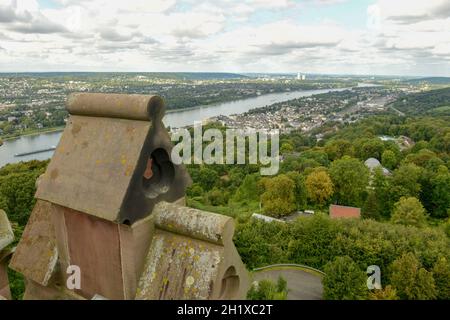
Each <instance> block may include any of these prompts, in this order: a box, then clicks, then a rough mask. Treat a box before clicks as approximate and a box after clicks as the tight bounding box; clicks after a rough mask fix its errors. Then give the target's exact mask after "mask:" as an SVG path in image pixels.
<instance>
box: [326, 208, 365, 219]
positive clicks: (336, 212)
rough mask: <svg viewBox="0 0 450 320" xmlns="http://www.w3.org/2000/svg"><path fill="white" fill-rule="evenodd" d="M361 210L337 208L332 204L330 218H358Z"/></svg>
mask: <svg viewBox="0 0 450 320" xmlns="http://www.w3.org/2000/svg"><path fill="white" fill-rule="evenodd" d="M360 217H361V209H360V208H354V207H346V206H338V205H335V204H332V205H331V206H330V218H332V219H336V218H360Z"/></svg>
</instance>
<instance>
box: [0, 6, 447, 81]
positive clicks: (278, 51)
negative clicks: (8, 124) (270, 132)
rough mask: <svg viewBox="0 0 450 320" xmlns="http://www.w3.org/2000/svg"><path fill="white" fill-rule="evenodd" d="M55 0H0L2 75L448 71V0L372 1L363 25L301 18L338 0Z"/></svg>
mask: <svg viewBox="0 0 450 320" xmlns="http://www.w3.org/2000/svg"><path fill="white" fill-rule="evenodd" d="M54 1H55V2H58V4H59V6H57V7H56V8H46V9H43V8H40V7H39V3H38V2H37V1H36V0H1V4H0V44H1V47H2V48H3V50H2V54H1V55H0V71H7V70H18V71H29V70H38V69H39V70H42V71H43V70H47V69H48V70H93V71H96V70H98V71H100V70H103V71H106V70H111V68H113V69H114V70H118V71H126V70H132V71H160V70H162V71H164V70H165V71H180V70H182V71H190V70H191V71H233V72H245V71H255V72H258V71H273V72H287V71H297V70H302V71H305V72H328V73H330V72H338V73H352V72H355V73H377V74H385V73H410V74H415V73H418V72H419V73H428V72H427V70H429V73H430V74H433V73H436V74H447V75H449V74H448V71H447V70H450V68H449V67H450V64H449V63H450V59H449V57H450V43H449V39H450V33H449V32H450V28H449V26H450V18H449V16H450V5H449V2H448V1H445V0H427V1H422V0H408V1H406V0H396V1H391V0H390V1H388V0H378V1H376V2H375V3H374V4H373V5H370V6H369V7H368V8H367V25H366V26H365V27H364V26H362V27H361V28H360V29H355V28H354V27H350V26H346V25H345V24H343V23H341V24H338V23H336V22H333V20H331V19H329V18H327V17H322V19H321V20H318V21H320V22H316V23H311V22H308V23H306V22H304V21H303V16H301V15H300V14H301V12H302V10H303V9H304V8H306V7H307V6H308V5H312V6H315V8H317V6H318V5H320V6H322V5H326V6H329V7H332V6H333V5H336V6H340V5H343V4H345V2H346V1H345V0H304V1H302V2H299V1H293V0H292V1H291V0H270V1H269V0H242V1H234V0H216V1H207V0H178V1H176V0H152V1H149V0H54ZM294 12H295V14H299V15H298V16H295V15H294ZM258 13H262V15H258ZM272 13H273V17H272V18H271V19H261V20H258V19H259V18H258V19H256V18H255V17H258V16H259V17H260V16H265V17H268V16H269V17H270V15H271V14H272ZM436 65H440V68H437V67H436Z"/></svg>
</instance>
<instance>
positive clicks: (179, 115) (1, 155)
mask: <svg viewBox="0 0 450 320" xmlns="http://www.w3.org/2000/svg"><path fill="white" fill-rule="evenodd" d="M360 86H361V85H360ZM346 89H349V88H343V89H319V90H302V91H292V92H282V93H271V94H265V95H261V96H258V97H255V98H248V99H243V100H236V101H231V102H224V103H218V104H213V105H208V106H202V107H199V108H195V109H189V110H184V111H183V110H180V111H175V112H170V113H167V114H166V116H165V117H164V119H163V121H164V124H165V125H166V126H171V127H183V126H187V125H193V124H194V121H201V120H204V119H207V118H210V117H214V116H218V115H230V114H237V113H244V112H247V111H249V110H250V109H254V108H261V107H265V106H267V105H271V104H273V103H278V102H283V101H287V100H291V99H296V98H300V97H307V96H311V95H314V94H320V93H327V92H331V91H342V90H346ZM61 134H62V132H50V133H42V134H36V135H29V136H22V137H19V138H17V139H11V140H6V141H4V142H3V145H2V146H0V167H3V166H4V165H5V164H7V163H15V162H19V161H28V160H33V159H37V160H45V159H49V158H51V156H52V155H53V152H54V151H47V152H41V153H35V154H31V155H27V156H23V157H15V156H14V155H15V154H18V153H24V152H30V151H35V150H42V149H47V148H51V147H53V146H56V145H57V144H58V142H59V139H60V137H61Z"/></svg>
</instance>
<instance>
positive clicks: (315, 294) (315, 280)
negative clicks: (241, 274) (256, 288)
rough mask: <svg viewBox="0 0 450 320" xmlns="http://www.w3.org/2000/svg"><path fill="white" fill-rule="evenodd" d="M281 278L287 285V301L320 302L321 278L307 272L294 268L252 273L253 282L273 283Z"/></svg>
mask: <svg viewBox="0 0 450 320" xmlns="http://www.w3.org/2000/svg"><path fill="white" fill-rule="evenodd" d="M279 276H282V277H283V278H284V279H285V280H286V281H287V284H288V289H289V291H288V296H287V300H321V299H322V292H323V286H322V276H321V275H320V274H318V273H316V272H313V271H309V270H301V269H300V268H296V267H277V268H271V269H266V270H261V271H256V272H254V273H253V280H254V281H255V280H256V281H260V280H263V279H269V280H272V281H274V282H276V281H277V280H278V277H279Z"/></svg>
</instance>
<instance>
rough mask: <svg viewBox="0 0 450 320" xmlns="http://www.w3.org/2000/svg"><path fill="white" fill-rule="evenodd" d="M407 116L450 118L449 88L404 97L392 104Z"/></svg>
mask: <svg viewBox="0 0 450 320" xmlns="http://www.w3.org/2000/svg"><path fill="white" fill-rule="evenodd" d="M392 106H393V107H395V108H396V109H398V110H400V111H403V112H407V113H408V114H413V115H418V114H432V115H440V116H450V87H448V88H443V89H437V90H430V91H424V92H419V93H415V94H409V95H406V96H404V97H402V98H400V99H398V100H397V101H395V102H394V103H393V104H392Z"/></svg>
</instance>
